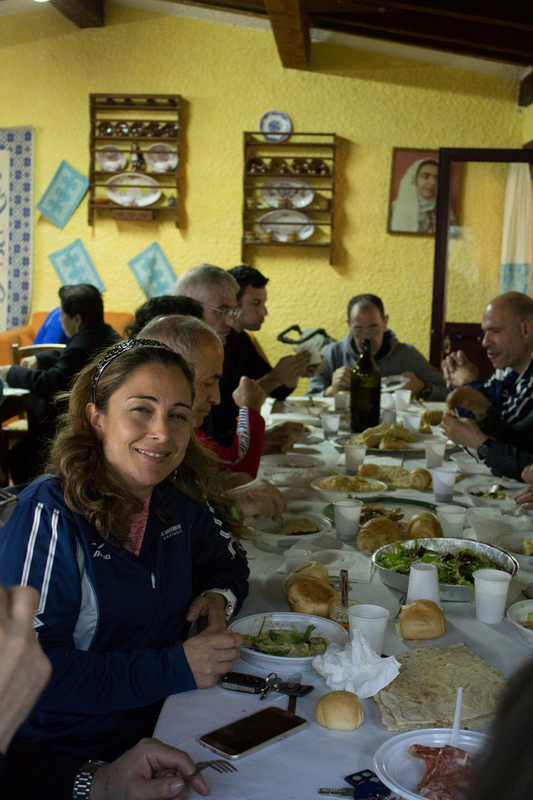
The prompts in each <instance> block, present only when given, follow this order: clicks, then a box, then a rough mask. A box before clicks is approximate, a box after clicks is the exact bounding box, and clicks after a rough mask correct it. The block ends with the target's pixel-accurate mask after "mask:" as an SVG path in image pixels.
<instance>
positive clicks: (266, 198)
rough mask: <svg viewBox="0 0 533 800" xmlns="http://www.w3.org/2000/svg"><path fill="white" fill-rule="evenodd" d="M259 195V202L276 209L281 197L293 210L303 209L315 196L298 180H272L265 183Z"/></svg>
mask: <svg viewBox="0 0 533 800" xmlns="http://www.w3.org/2000/svg"><path fill="white" fill-rule="evenodd" d="M259 194H260V195H261V200H262V201H263V202H264V203H266V204H267V205H268V206H272V208H278V206H279V201H280V200H281V198H282V197H284V198H285V197H286V198H288V199H289V200H290V201H291V203H292V205H293V207H294V208H305V207H306V206H308V205H310V204H311V203H312V202H313V198H314V196H315V193H314V192H313V190H312V189H311V187H310V186H309V184H308V183H306V182H305V181H301V180H299V179H298V178H272V179H271V180H269V181H265V183H264V184H263V186H262V187H261V191H260V192H259Z"/></svg>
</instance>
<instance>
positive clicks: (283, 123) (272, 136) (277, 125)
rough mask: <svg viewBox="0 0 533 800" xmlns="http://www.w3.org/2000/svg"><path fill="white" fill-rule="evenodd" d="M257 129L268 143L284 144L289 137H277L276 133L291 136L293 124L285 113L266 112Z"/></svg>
mask: <svg viewBox="0 0 533 800" xmlns="http://www.w3.org/2000/svg"><path fill="white" fill-rule="evenodd" d="M257 127H258V130H260V131H261V133H262V134H263V139H264V140H265V141H266V142H284V141H285V139H288V138H289V137H288V135H287V136H282V135H280V134H278V135H276V132H277V131H280V132H281V133H282V134H283V133H284V134H289V133H290V132H291V131H292V123H291V121H290V119H289V118H288V116H287V115H286V114H284V113H283V111H265V113H264V114H263V116H262V117H261V119H260V120H259V124H258V126H257Z"/></svg>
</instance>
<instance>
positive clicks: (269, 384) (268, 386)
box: [257, 370, 298, 395]
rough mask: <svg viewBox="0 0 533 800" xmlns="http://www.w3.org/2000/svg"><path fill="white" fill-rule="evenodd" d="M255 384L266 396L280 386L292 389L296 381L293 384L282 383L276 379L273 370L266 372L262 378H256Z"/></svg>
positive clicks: (296, 383)
mask: <svg viewBox="0 0 533 800" xmlns="http://www.w3.org/2000/svg"><path fill="white" fill-rule="evenodd" d="M257 383H258V384H259V386H261V388H262V389H263V390H264V391H265V392H266V393H267V395H268V394H270V393H271V392H273V391H274V390H275V389H277V388H278V387H280V386H287V387H289V388H294V387H295V386H297V385H298V379H296V381H295V382H294V383H282V382H281V381H280V380H279V379H278V378H276V374H275V370H271V371H270V372H267V374H266V375H263V377H262V378H258V380H257Z"/></svg>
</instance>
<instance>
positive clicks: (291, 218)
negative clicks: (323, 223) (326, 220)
mask: <svg viewBox="0 0 533 800" xmlns="http://www.w3.org/2000/svg"><path fill="white" fill-rule="evenodd" d="M279 223H281V225H280V224H279ZM255 227H256V230H257V232H258V233H266V232H267V231H272V238H273V240H274V241H275V242H286V241H287V234H288V233H296V234H297V236H298V239H300V241H303V240H304V239H309V237H310V236H312V235H313V233H314V230H315V226H314V225H313V224H312V223H311V220H310V219H309V217H306V216H305V214H301V213H300V212H299V211H269V212H268V214H263V216H262V217H260V218H259V220H258V223H257V225H256V226H255Z"/></svg>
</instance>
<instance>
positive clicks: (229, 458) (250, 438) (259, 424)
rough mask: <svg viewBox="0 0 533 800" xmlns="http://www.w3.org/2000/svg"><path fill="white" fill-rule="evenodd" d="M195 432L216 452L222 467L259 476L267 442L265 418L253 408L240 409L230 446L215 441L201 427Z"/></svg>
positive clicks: (199, 438) (205, 444) (253, 476)
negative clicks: (258, 471)
mask: <svg viewBox="0 0 533 800" xmlns="http://www.w3.org/2000/svg"><path fill="white" fill-rule="evenodd" d="M195 433H196V436H197V437H198V440H199V441H200V444H203V445H204V447H208V448H209V449H210V450H212V451H213V453H216V455H217V456H218V459H219V464H220V466H221V467H226V468H227V469H230V470H231V471H232V472H247V473H248V474H249V475H251V477H252V478H255V477H257V470H258V469H259V461H260V459H261V454H262V452H263V445H264V443H265V420H264V419H263V417H262V416H261V414H258V413H257V411H254V410H253V408H241V410H240V411H239V417H238V419H237V431H236V433H235V438H234V440H233V442H232V443H231V446H230V447H223V446H222V445H221V444H219V443H218V442H215V440H214V439H211V437H210V436H207V434H206V433H204V431H203V430H201V429H200V428H196V430H195Z"/></svg>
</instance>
